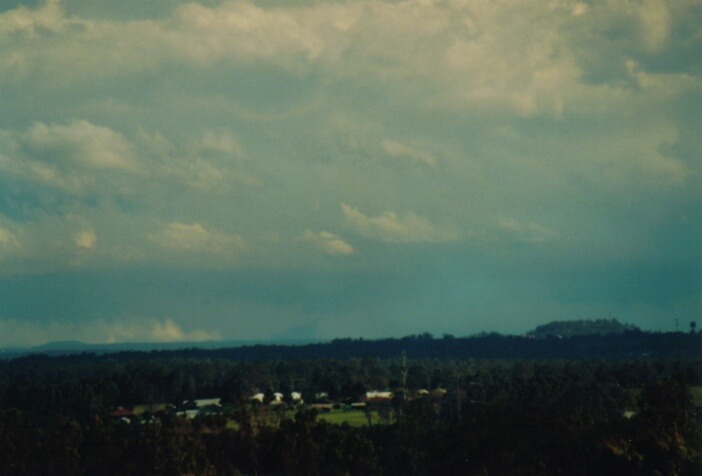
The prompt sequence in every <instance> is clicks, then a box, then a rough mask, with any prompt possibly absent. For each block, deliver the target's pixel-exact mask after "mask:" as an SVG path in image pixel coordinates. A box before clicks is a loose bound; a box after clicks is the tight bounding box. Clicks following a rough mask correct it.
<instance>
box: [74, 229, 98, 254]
mask: <svg viewBox="0 0 702 476" xmlns="http://www.w3.org/2000/svg"><path fill="white" fill-rule="evenodd" d="M74 241H75V244H76V246H77V247H78V248H80V249H84V250H92V249H93V248H95V244H96V243H97V235H96V234H95V232H94V231H93V230H85V231H81V232H80V233H78V234H76V235H75V237H74Z"/></svg>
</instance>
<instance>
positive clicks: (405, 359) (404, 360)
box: [400, 349, 407, 390]
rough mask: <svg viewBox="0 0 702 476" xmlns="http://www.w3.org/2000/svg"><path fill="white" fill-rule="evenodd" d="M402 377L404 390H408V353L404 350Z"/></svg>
mask: <svg viewBox="0 0 702 476" xmlns="http://www.w3.org/2000/svg"><path fill="white" fill-rule="evenodd" d="M400 375H402V389H403V390H407V353H406V352H405V351H404V349H403V350H402V367H401V369H400Z"/></svg>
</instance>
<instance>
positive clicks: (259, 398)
mask: <svg viewBox="0 0 702 476" xmlns="http://www.w3.org/2000/svg"><path fill="white" fill-rule="evenodd" d="M264 398H266V396H265V395H264V394H263V393H260V392H259V393H257V394H256V395H252V396H251V398H250V400H251V401H255V402H258V403H263V399H264Z"/></svg>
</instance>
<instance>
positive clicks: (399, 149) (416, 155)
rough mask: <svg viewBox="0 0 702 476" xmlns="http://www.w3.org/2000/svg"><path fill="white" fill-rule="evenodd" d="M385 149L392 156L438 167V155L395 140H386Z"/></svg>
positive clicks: (383, 143) (384, 142) (383, 144)
mask: <svg viewBox="0 0 702 476" xmlns="http://www.w3.org/2000/svg"><path fill="white" fill-rule="evenodd" d="M382 147H383V151H385V153H386V154H388V155H389V156H390V157H392V158H396V159H397V158H400V159H402V158H404V159H409V160H410V161H412V162H415V163H418V164H421V165H426V166H429V167H436V157H434V156H433V155H432V154H430V153H428V152H424V151H421V150H416V149H413V148H412V147H409V146H407V145H405V144H401V143H399V142H396V141H393V140H387V139H386V140H384V141H383V142H382Z"/></svg>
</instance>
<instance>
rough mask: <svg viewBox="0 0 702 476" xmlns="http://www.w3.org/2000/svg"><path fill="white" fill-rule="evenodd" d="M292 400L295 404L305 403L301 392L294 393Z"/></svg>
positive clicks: (291, 395) (291, 396)
mask: <svg viewBox="0 0 702 476" xmlns="http://www.w3.org/2000/svg"><path fill="white" fill-rule="evenodd" d="M290 400H292V402H293V403H296V404H297V403H304V401H303V400H302V394H301V393H300V392H292V393H291V394H290Z"/></svg>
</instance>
